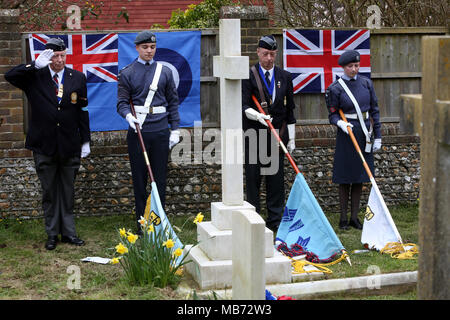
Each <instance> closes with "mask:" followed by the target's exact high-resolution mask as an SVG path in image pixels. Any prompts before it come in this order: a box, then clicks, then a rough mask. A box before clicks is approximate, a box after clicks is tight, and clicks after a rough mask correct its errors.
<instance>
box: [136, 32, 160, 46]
mask: <svg viewBox="0 0 450 320" xmlns="http://www.w3.org/2000/svg"><path fill="white" fill-rule="evenodd" d="M141 43H156V36H155V34H154V33H153V32H150V31H147V30H144V31H142V32H139V33H138V35H137V36H136V39H134V44H135V45H138V44H141Z"/></svg>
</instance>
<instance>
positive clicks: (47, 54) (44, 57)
mask: <svg viewBox="0 0 450 320" xmlns="http://www.w3.org/2000/svg"><path fill="white" fill-rule="evenodd" d="M52 57H53V50H52V49H45V50H44V51H42V52H41V54H40V55H39V57H37V58H36V61H35V62H34V67H35V68H36V69H42V68H44V67H46V66H48V65H49V64H50V63H52V60H51V58H52Z"/></svg>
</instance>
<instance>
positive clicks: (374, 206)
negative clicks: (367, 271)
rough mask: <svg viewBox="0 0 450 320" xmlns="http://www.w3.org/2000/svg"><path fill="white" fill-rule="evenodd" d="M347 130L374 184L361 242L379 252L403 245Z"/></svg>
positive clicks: (342, 113)
mask: <svg viewBox="0 0 450 320" xmlns="http://www.w3.org/2000/svg"><path fill="white" fill-rule="evenodd" d="M339 114H340V116H341V118H342V120H343V121H345V122H347V119H346V117H345V115H344V112H343V111H342V109H339ZM347 129H348V134H349V136H350V139H351V140H352V142H353V145H354V146H355V149H356V152H357V153H358V154H359V156H360V158H361V161H362V163H363V166H364V169H365V170H366V172H367V175H368V176H369V179H370V182H371V183H372V190H371V191H370V195H369V203H368V210H367V213H366V215H365V218H364V225H363V231H362V235H361V242H362V243H363V245H366V244H367V246H368V247H369V249H372V248H375V249H377V250H381V249H382V248H384V246H385V245H386V243H388V242H400V244H401V243H402V238H401V236H400V234H399V232H398V230H397V227H396V226H395V223H394V220H393V219H392V216H391V214H390V212H389V209H388V207H387V206H386V203H385V202H384V199H383V196H382V195H381V192H380V189H378V185H377V183H376V181H375V178H374V177H373V175H372V172H371V171H370V168H369V166H368V164H367V162H366V159H365V158H364V155H363V154H362V152H361V148H360V147H359V145H358V142H357V141H356V138H355V135H354V134H353V131H352V129H351V128H350V127H347Z"/></svg>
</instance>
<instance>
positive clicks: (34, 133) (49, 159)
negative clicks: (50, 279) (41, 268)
mask: <svg viewBox="0 0 450 320" xmlns="http://www.w3.org/2000/svg"><path fill="white" fill-rule="evenodd" d="M5 79H6V80H7V81H8V82H10V83H11V84H12V85H14V86H15V87H18V88H20V89H22V90H23V91H24V92H25V93H26V95H27V98H28V101H30V103H31V117H30V120H29V129H28V133H27V137H26V142H25V147H26V148H27V149H30V150H32V151H33V158H34V163H35V167H36V173H37V175H38V177H39V180H40V182H41V186H42V207H43V210H44V218H45V231H46V232H47V235H48V239H47V242H46V243H45V248H46V249H47V250H53V249H55V248H56V244H57V242H58V235H59V234H61V242H67V243H71V244H74V245H78V246H81V245H84V241H83V240H81V239H79V238H78V237H77V235H76V232H75V222H74V217H73V206H74V182H75V177H76V175H77V173H78V169H79V167H80V157H81V158H84V157H86V156H88V155H89V153H90V147H89V141H90V129H89V113H88V111H87V104H88V102H87V89H86V77H85V75H84V74H83V73H81V72H79V71H76V70H73V69H70V68H67V67H66V46H65V44H64V41H63V40H61V39H59V38H51V39H49V40H48V42H47V43H46V45H45V50H44V51H43V52H42V53H41V54H40V55H39V57H37V59H36V61H33V62H31V63H30V64H27V65H25V64H21V65H18V66H16V67H14V68H13V69H11V70H10V71H8V72H7V73H6V74H5Z"/></svg>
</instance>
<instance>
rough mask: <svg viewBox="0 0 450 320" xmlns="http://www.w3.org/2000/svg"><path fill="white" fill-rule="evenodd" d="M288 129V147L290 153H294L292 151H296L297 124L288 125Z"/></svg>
mask: <svg viewBox="0 0 450 320" xmlns="http://www.w3.org/2000/svg"><path fill="white" fill-rule="evenodd" d="M287 128H288V134H289V141H288V144H287V146H286V147H287V149H288V151H289V153H292V151H294V150H295V123H291V124H288V125H287Z"/></svg>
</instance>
